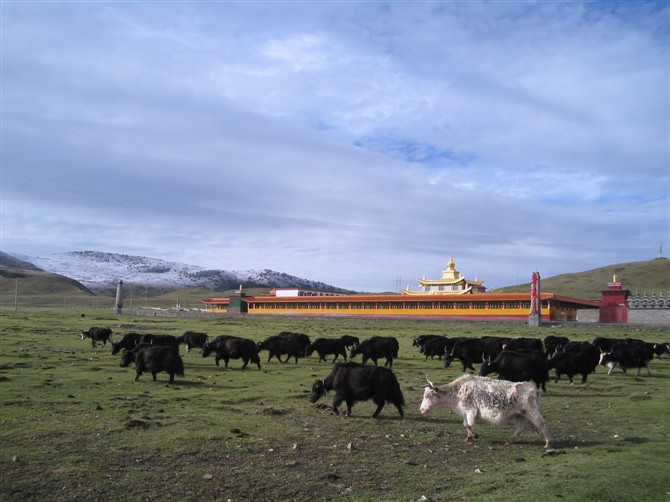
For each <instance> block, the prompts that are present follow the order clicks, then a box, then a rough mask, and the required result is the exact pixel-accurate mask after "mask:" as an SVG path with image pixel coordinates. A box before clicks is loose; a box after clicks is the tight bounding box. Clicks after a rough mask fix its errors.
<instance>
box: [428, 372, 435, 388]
mask: <svg viewBox="0 0 670 502" xmlns="http://www.w3.org/2000/svg"><path fill="white" fill-rule="evenodd" d="M426 382H428V385H426V387H430V388H431V389H432V388H433V387H435V386H434V385H433V382H431V381H430V380H428V375H426Z"/></svg>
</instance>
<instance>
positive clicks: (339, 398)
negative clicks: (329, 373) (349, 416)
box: [333, 394, 344, 415]
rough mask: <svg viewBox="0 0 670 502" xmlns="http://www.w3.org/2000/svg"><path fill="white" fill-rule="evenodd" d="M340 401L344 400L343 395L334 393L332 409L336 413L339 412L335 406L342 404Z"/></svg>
mask: <svg viewBox="0 0 670 502" xmlns="http://www.w3.org/2000/svg"><path fill="white" fill-rule="evenodd" d="M342 401H344V396H341V395H340V394H335V397H334V398H333V411H334V412H335V414H336V415H339V414H340V411H339V410H338V409H337V407H338V406H339V405H341V404H342Z"/></svg>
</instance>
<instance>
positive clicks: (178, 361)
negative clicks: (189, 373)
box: [174, 354, 184, 377]
mask: <svg viewBox="0 0 670 502" xmlns="http://www.w3.org/2000/svg"><path fill="white" fill-rule="evenodd" d="M174 372H175V374H176V375H179V376H180V377H183V376H184V361H182V358H181V356H180V355H179V354H177V356H176V357H175V358H174Z"/></svg>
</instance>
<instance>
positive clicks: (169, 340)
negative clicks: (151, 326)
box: [140, 333, 179, 350]
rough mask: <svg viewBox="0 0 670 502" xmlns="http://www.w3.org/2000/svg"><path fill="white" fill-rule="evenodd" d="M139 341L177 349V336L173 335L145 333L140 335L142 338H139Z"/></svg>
mask: <svg viewBox="0 0 670 502" xmlns="http://www.w3.org/2000/svg"><path fill="white" fill-rule="evenodd" d="M140 343H146V344H150V345H165V346H168V347H174V348H175V349H177V350H179V342H178V341H177V337H176V336H174V335H152V334H148V333H147V334H146V335H142V338H140Z"/></svg>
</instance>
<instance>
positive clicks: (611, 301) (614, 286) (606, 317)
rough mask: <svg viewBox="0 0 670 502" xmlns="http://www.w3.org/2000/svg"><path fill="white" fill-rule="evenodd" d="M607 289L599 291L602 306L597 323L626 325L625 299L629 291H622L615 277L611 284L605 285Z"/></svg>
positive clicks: (626, 309)
mask: <svg viewBox="0 0 670 502" xmlns="http://www.w3.org/2000/svg"><path fill="white" fill-rule="evenodd" d="M607 287H608V288H607V289H603V290H602V291H601V293H602V295H603V297H602V304H601V305H600V316H599V321H600V322H601V323H617V324H626V323H627V322H628V307H627V306H626V298H627V297H628V295H629V294H630V291H629V290H627V289H623V287H622V286H621V283H620V282H619V281H617V276H616V275H615V276H614V277H613V278H612V282H609V283H607Z"/></svg>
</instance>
